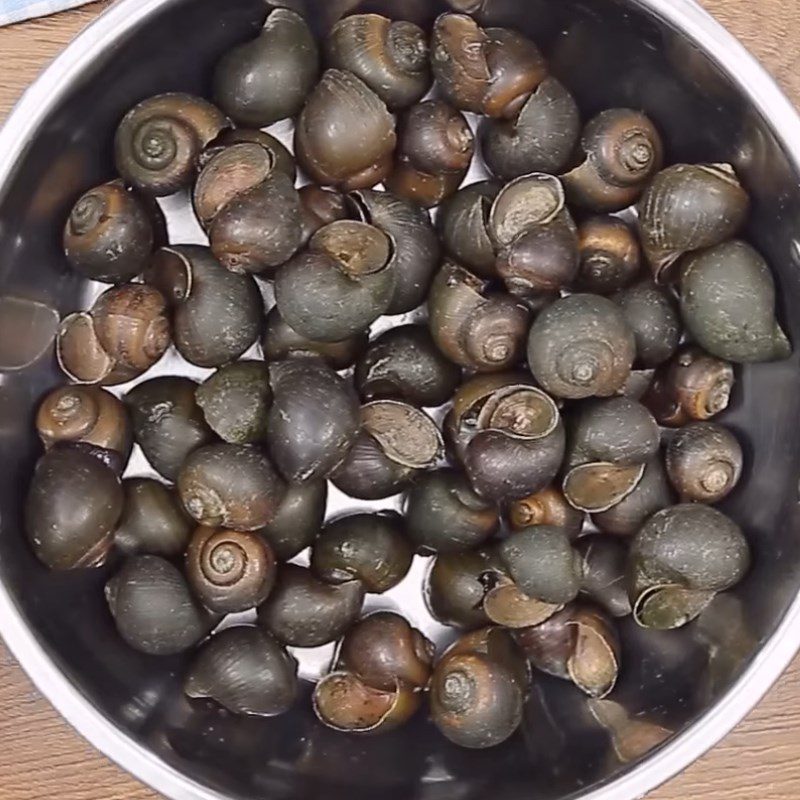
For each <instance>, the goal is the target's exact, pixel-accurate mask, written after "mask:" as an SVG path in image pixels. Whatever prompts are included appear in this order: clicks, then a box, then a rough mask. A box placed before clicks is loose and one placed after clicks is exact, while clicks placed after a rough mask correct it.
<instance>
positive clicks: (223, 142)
mask: <svg viewBox="0 0 800 800" xmlns="http://www.w3.org/2000/svg"><path fill="white" fill-rule="evenodd" d="M246 143H249V144H257V145H260V146H261V147H262V148H263V149H264V150H266V151H267V152H268V153H269V154H270V156H271V157H272V163H273V165H274V168H275V169H276V170H278V171H279V172H284V173H286V175H287V176H288V177H289V179H290V180H291V182H292V186H294V182H295V180H296V179H297V165H296V164H295V163H294V156H293V155H292V153H291V152H290V151H289V148H287V147H286V146H285V145H284V144H283V142H281V140H280V139H276V138H275V137H274V136H273V135H272V134H270V133H267V132H266V131H261V130H257V129H256V130H253V129H250V128H231V129H228V130H226V131H223V132H222V133H221V134H220V135H219V136H218V137H217V138H216V139H215V140H214V141H213V142H212V144H211V145H210V146H209V147H208V148H207V149H206V151H205V153H204V156H203V158H201V164H202V166H205V165H206V164H207V163H208V161H209V159H211V158H213V157H214V156H215V155H216V154H217V153H218V152H219V150H220V148H226V147H231V145H234V144H246Z"/></svg>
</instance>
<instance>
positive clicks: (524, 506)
mask: <svg viewBox="0 0 800 800" xmlns="http://www.w3.org/2000/svg"><path fill="white" fill-rule="evenodd" d="M508 521H509V523H510V524H511V527H512V529H514V530H522V529H523V528H530V527H532V526H534V525H551V526H555V527H557V528H561V529H562V530H563V531H564V532H565V533H566V534H567V535H568V536H569V538H570V539H573V540H574V539H577V538H578V537H579V536H580V534H581V531H582V530H583V513H582V512H580V511H578V510H577V509H575V508H573V507H572V506H571V505H570V504H569V502H568V501H567V498H566V497H564V494H563V492H562V491H561V490H560V489H559V488H558V487H557V486H554V485H551V486H547V487H545V488H544V489H542V490H540V491H538V492H535V493H533V494H531V495H528V497H523V498H522V499H520V500H514V501H513V502H512V503H510V504H509V506H508Z"/></svg>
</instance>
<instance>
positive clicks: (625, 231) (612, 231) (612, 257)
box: [576, 216, 642, 294]
mask: <svg viewBox="0 0 800 800" xmlns="http://www.w3.org/2000/svg"><path fill="white" fill-rule="evenodd" d="M578 237H579V239H580V262H581V263H580V270H579V273H578V279H577V282H576V286H577V288H578V289H580V291H582V292H592V293H594V294H610V293H611V292H615V291H617V290H618V289H624V288H625V287H626V286H628V285H629V284H631V283H633V281H635V280H636V277H637V276H638V275H639V273H640V271H641V265H642V252H641V247H640V245H639V240H638V238H637V236H636V233H635V231H634V230H633V229H632V228H630V227H629V226H628V225H627V224H626V223H625V222H623V221H622V220H621V219H619V218H618V217H612V216H593V217H589V218H588V219H586V220H584V221H583V222H582V223H581V224H580V225H579V226H578Z"/></svg>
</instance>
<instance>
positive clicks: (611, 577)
mask: <svg viewBox="0 0 800 800" xmlns="http://www.w3.org/2000/svg"><path fill="white" fill-rule="evenodd" d="M576 549H577V550H578V552H579V553H580V555H581V559H582V564H583V568H582V572H583V578H582V579H581V594H582V595H585V596H586V597H588V598H590V599H591V600H593V601H594V602H595V603H597V604H598V605H600V606H602V607H603V608H604V609H605V610H606V611H607V612H608V613H609V614H611V616H612V617H627V616H629V615H630V613H631V603H630V600H629V599H628V589H627V586H626V583H625V570H626V566H627V563H628V548H627V547H626V546H625V544H624V543H623V542H621V541H620V540H619V539H614V538H613V537H611V536H602V535H600V534H594V535H592V536H584V537H583V538H582V539H581V540H580V541H579V542H578V543H577V545H576Z"/></svg>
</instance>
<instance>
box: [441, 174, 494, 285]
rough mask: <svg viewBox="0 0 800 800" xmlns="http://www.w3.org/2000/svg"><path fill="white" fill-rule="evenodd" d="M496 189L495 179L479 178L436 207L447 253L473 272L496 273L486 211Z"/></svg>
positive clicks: (485, 274) (488, 276) (490, 204)
mask: <svg viewBox="0 0 800 800" xmlns="http://www.w3.org/2000/svg"><path fill="white" fill-rule="evenodd" d="M499 191H500V185H499V184H498V183H496V182H495V181H479V182H478V183H472V184H470V185H469V186H465V187H464V188H463V189H459V190H458V191H457V192H456V193H455V194H454V195H452V196H451V197H448V198H447V200H445V201H444V203H442V207H441V208H440V209H439V218H438V226H439V233H440V236H441V238H442V243H443V244H444V248H445V250H446V252H447V254H448V255H449V256H450V257H451V258H452V259H453V260H454V261H455V262H456V263H457V264H461V265H463V266H464V267H466V268H467V269H469V270H472V272H474V273H475V274H476V275H480V276H481V277H483V278H493V277H495V276H496V275H497V269H496V260H497V257H496V254H495V249H494V243H493V242H492V238H491V236H490V234H489V214H490V212H491V209H492V204H493V203H494V201H495V198H496V197H497V194H498V192H499Z"/></svg>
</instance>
